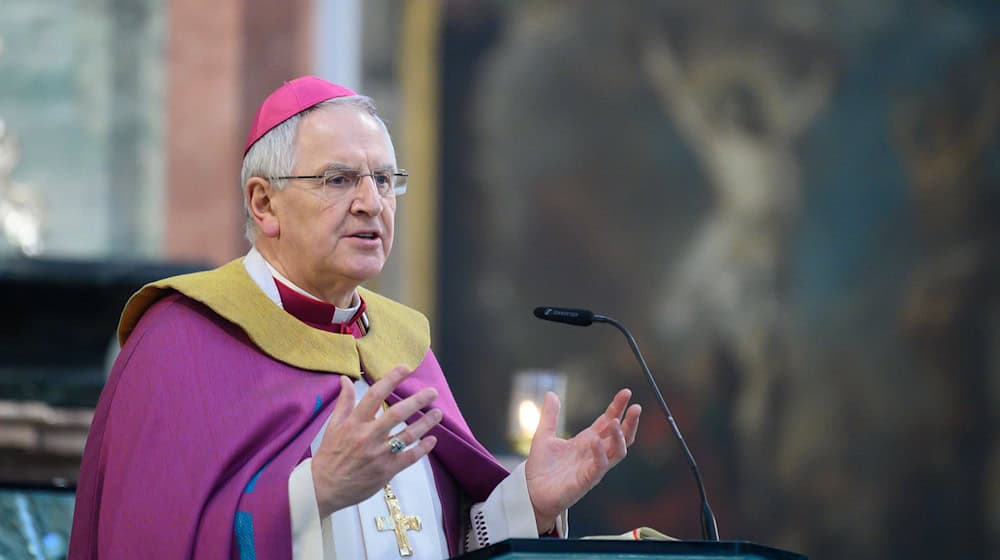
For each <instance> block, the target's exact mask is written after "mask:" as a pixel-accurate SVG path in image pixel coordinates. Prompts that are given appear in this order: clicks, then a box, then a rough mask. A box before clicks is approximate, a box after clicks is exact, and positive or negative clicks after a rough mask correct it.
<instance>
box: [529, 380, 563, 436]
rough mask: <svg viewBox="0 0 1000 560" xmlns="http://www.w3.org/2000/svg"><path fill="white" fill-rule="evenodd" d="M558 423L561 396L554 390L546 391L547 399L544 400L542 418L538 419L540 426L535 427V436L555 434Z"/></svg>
mask: <svg viewBox="0 0 1000 560" xmlns="http://www.w3.org/2000/svg"><path fill="white" fill-rule="evenodd" d="M558 424H559V397H558V396H557V395H556V394H555V393H553V392H552V391H548V392H547V393H545V400H544V401H542V412H541V418H540V419H539V420H538V428H536V429H535V437H538V436H555V435H556V426H557V425H558Z"/></svg>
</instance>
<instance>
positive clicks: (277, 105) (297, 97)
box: [243, 76, 357, 156]
mask: <svg viewBox="0 0 1000 560" xmlns="http://www.w3.org/2000/svg"><path fill="white" fill-rule="evenodd" d="M352 95H357V93H355V92H354V91H353V90H351V89H349V88H346V87H344V86H338V85H337V84H332V83H330V82H328V81H326V80H324V79H322V78H317V77H316V76H302V77H301V78H295V79H294V80H292V81H290V82H285V83H284V84H283V85H282V86H281V87H280V88H278V89H276V90H274V93H272V94H271V95H268V96H267V99H265V100H264V102H263V103H261V104H260V108H259V109H257V116H255V117H254V118H253V124H252V125H251V126H250V134H249V135H247V145H246V147H245V148H243V155H244V156H246V155H247V152H248V151H250V146H253V145H254V142H256V141H257V140H260V138H261V136H264V135H265V134H267V132H268V131H269V130H271V129H272V128H274V127H276V126H278V125H279V124H281V123H283V122H285V121H287V120H288V119H290V118H291V117H293V116H295V115H297V114H299V113H301V112H302V111H305V110H306V109H308V108H310V107H312V106H313V105H316V104H318V103H322V102H324V101H326V100H328V99H333V98H336V97H349V96H352Z"/></svg>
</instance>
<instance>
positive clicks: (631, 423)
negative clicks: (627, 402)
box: [622, 404, 642, 446]
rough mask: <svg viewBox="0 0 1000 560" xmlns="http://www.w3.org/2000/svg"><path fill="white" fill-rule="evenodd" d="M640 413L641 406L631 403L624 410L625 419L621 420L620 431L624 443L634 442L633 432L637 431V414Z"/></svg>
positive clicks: (629, 444) (630, 443)
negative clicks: (623, 437)
mask: <svg viewBox="0 0 1000 560" xmlns="http://www.w3.org/2000/svg"><path fill="white" fill-rule="evenodd" d="M640 414H642V407H641V406H639V405H638V404H633V405H632V406H630V407H628V410H627V411H625V420H624V421H622V432H623V433H624V434H625V445H628V446H631V445H632V444H633V443H635V434H636V432H638V431H639V415H640Z"/></svg>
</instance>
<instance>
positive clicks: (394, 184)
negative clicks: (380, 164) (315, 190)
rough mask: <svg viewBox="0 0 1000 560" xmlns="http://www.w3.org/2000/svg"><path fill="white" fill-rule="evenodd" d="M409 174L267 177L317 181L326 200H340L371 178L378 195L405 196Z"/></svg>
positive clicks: (353, 171)
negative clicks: (362, 181) (367, 178)
mask: <svg viewBox="0 0 1000 560" xmlns="http://www.w3.org/2000/svg"><path fill="white" fill-rule="evenodd" d="M409 176H410V174H409V173H407V172H406V170H405V169H397V170H396V171H372V172H371V173H362V172H360V171H358V170H357V169H331V170H329V171H327V172H326V173H323V174H322V175H288V176H284V177H267V179H268V180H270V181H275V180H279V179H319V185H320V189H321V190H322V194H323V195H324V196H325V197H326V198H331V199H333V198H341V197H343V196H346V195H347V193H349V192H351V191H352V190H354V189H355V188H357V186H358V185H360V184H361V179H363V178H365V177H371V178H372V183H373V184H374V185H375V190H376V191H378V194H380V195H382V196H384V197H396V196H401V195H403V194H406V178H407V177H409Z"/></svg>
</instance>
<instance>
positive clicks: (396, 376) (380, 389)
mask: <svg viewBox="0 0 1000 560" xmlns="http://www.w3.org/2000/svg"><path fill="white" fill-rule="evenodd" d="M410 373H412V372H411V371H410V370H409V369H407V368H406V366H396V367H394V368H392V370H391V371H389V373H387V374H385V377H383V378H382V379H379V380H378V381H376V382H375V383H373V384H372V386H371V387H369V388H368V392H367V393H365V396H363V397H361V402H359V403H358V408H357V411H358V413H359V414H364V415H365V416H364V417H365V418H373V417H374V416H375V412H376V411H377V410H378V409H379V408H380V407H381V406H382V403H383V402H385V399H386V397H388V396H389V394H390V393H392V391H393V390H394V389H395V388H396V386H397V385H399V384H400V382H402V381H403V380H404V379H406V376H408V375H410Z"/></svg>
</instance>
